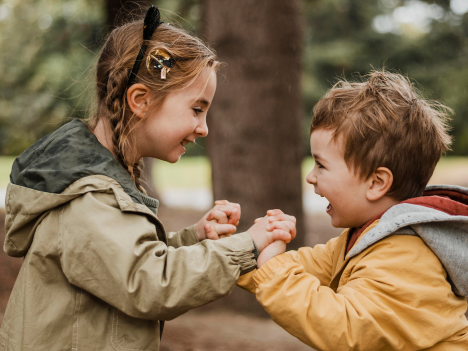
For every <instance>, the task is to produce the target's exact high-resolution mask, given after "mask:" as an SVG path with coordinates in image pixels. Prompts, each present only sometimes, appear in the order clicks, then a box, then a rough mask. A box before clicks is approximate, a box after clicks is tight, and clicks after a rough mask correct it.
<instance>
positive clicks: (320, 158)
mask: <svg viewBox="0 0 468 351" xmlns="http://www.w3.org/2000/svg"><path fill="white" fill-rule="evenodd" d="M312 157H313V158H314V159H315V160H317V159H318V160H322V157H321V156H320V155H319V154H312Z"/></svg>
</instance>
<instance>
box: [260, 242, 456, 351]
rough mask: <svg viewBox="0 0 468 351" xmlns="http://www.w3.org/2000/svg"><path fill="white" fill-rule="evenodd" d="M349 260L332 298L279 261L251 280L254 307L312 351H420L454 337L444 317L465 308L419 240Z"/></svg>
mask: <svg viewBox="0 0 468 351" xmlns="http://www.w3.org/2000/svg"><path fill="white" fill-rule="evenodd" d="M354 259H356V260H358V262H357V264H356V265H355V266H354V267H352V269H350V270H349V273H348V274H349V277H344V274H345V273H343V276H342V278H341V279H346V278H347V279H348V280H347V283H346V284H345V285H343V286H341V287H340V288H338V290H337V291H336V292H335V291H333V290H332V289H331V288H329V287H327V286H323V285H322V283H321V281H320V279H318V278H317V277H315V276H314V275H312V274H310V273H308V271H307V270H306V268H305V267H304V265H303V264H302V263H301V262H299V261H298V260H297V259H294V256H291V255H290V254H285V255H280V256H277V257H275V258H273V259H271V260H269V261H268V262H267V263H265V265H263V266H262V267H261V269H260V270H258V271H257V272H256V273H255V274H254V276H253V279H254V281H255V285H256V286H257V291H256V297H257V300H258V301H259V302H260V304H261V305H262V306H263V307H264V308H265V310H266V311H267V312H268V313H269V314H270V315H271V317H272V318H273V320H274V321H275V322H276V323H277V324H279V325H280V326H281V327H283V328H284V329H286V330H287V331H288V332H289V333H290V334H292V335H294V336H296V337H297V338H299V339H300V340H301V341H303V342H304V343H306V344H308V345H309V346H311V347H313V348H316V349H318V350H330V351H345V350H376V351H377V350H422V349H426V348H428V347H431V346H433V345H434V344H436V343H437V342H440V341H442V340H444V339H446V338H447V337H449V336H451V335H453V334H455V333H457V332H459V330H456V329H454V326H456V325H457V323H455V322H454V321H453V320H450V319H449V318H448V317H447V316H450V315H452V318H453V316H454V315H455V316H458V314H459V315H460V316H462V315H463V311H460V313H458V314H457V313H454V311H455V310H456V309H457V308H459V309H460V306H461V305H462V302H464V301H462V302H461V301H459V298H457V297H455V295H453V294H451V293H450V286H449V283H448V282H447V281H446V273H445V270H444V268H443V267H442V265H441V263H440V262H439V260H438V259H437V257H436V256H435V255H434V254H433V253H432V252H431V251H430V249H429V248H428V247H427V246H426V245H425V244H424V243H423V242H422V240H421V239H420V238H418V237H414V236H402V235H394V236H391V237H388V238H386V239H384V240H382V241H380V242H378V243H376V244H374V245H373V246H372V247H370V248H369V249H367V250H366V251H364V252H363V253H361V254H360V255H359V256H357V257H356V258H354ZM327 266H328V264H327ZM346 271H348V270H346ZM346 271H345V272H346ZM447 294H448V295H447ZM460 299H462V298H460ZM442 302H443V303H442ZM457 305H458V307H457ZM457 318H459V317H457ZM459 326H460V324H458V327H459Z"/></svg>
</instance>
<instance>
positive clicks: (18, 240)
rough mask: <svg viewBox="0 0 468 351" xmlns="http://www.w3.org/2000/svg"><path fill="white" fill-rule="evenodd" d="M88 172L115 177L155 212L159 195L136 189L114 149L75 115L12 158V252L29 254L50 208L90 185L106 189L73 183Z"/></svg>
mask: <svg viewBox="0 0 468 351" xmlns="http://www.w3.org/2000/svg"><path fill="white" fill-rule="evenodd" d="M89 176H106V177H109V178H111V179H113V180H114V181H115V182H116V183H118V185H120V187H121V188H123V190H124V192H125V193H126V194H127V195H129V197H130V199H131V201H132V202H133V203H136V204H143V205H146V206H147V207H149V208H150V209H151V210H152V211H153V212H156V209H157V207H158V200H156V199H153V198H150V197H148V196H145V195H144V194H142V193H141V192H140V191H138V190H137V188H136V186H135V183H134V181H133V179H132V178H131V177H130V175H129V174H128V173H127V171H126V170H125V169H124V168H123V167H122V166H121V165H120V164H119V162H118V161H117V160H116V158H115V157H114V155H112V153H111V152H110V151H109V150H107V149H106V148H105V147H104V146H102V144H101V143H100V142H99V141H98V140H97V138H96V137H95V136H94V134H93V133H92V132H91V131H89V129H88V127H87V126H86V125H85V124H84V123H83V122H82V121H80V120H78V119H75V120H73V121H71V122H69V123H67V124H65V125H64V126H62V127H61V128H59V129H57V130H56V131H55V132H53V133H51V134H49V135H47V136H45V137H44V138H42V139H41V140H39V141H38V142H36V143H35V144H34V145H32V146H31V147H30V148H28V149H27V150H26V151H25V152H23V153H22V154H21V155H20V156H19V157H18V158H17V159H16V160H15V162H14V163H13V167H12V171H11V175H10V184H9V185H8V188H7V194H6V199H5V210H6V222H5V230H6V237H5V244H4V250H5V252H6V253H7V254H9V255H10V256H16V257H20V256H24V255H25V254H26V252H27V251H28V249H29V247H30V245H31V243H32V239H33V236H34V231H35V228H36V226H37V225H38V224H39V223H40V221H41V220H42V218H43V217H44V216H45V215H47V213H48V211H51V210H53V209H54V208H56V207H58V206H60V205H63V204H64V203H66V202H69V201H71V200H73V199H75V198H77V197H79V196H81V195H83V194H84V193H85V192H88V191H107V190H108V189H107V190H106V189H101V188H102V187H101V188H100V187H98V186H93V184H87V185H86V186H85V187H81V188H80V189H79V191H74V190H77V189H78V187H75V188H73V187H71V185H72V184H74V183H76V182H77V181H78V180H80V179H83V178H86V177H89Z"/></svg>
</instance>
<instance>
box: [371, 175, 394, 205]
mask: <svg viewBox="0 0 468 351" xmlns="http://www.w3.org/2000/svg"><path fill="white" fill-rule="evenodd" d="M368 184H369V187H368V189H367V192H366V197H367V200H369V201H377V200H379V199H381V198H382V197H384V196H385V194H387V192H388V191H389V190H390V188H391V187H392V184H393V173H392V171H390V170H389V169H388V168H387V167H379V168H377V169H376V170H375V171H374V173H372V175H371V176H370V177H369V179H368Z"/></svg>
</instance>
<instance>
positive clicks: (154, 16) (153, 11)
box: [127, 6, 164, 86]
mask: <svg viewBox="0 0 468 351" xmlns="http://www.w3.org/2000/svg"><path fill="white" fill-rule="evenodd" d="M161 23H164V22H162V21H161V15H160V13H159V10H158V8H157V7H154V6H151V7H150V8H149V9H148V11H147V12H146V16H145V20H144V24H143V44H142V45H141V48H140V51H139V52H138V56H137V58H136V60H135V63H134V65H133V69H132V71H131V72H130V76H129V79H128V85H127V86H131V85H132V84H133V83H134V82H135V77H136V76H137V73H138V69H139V68H140V64H141V61H143V57H144V56H145V53H146V48H147V47H148V45H149V41H150V40H151V37H152V36H153V33H154V32H155V31H156V29H157V28H158V26H159V25H160V24H161Z"/></svg>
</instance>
